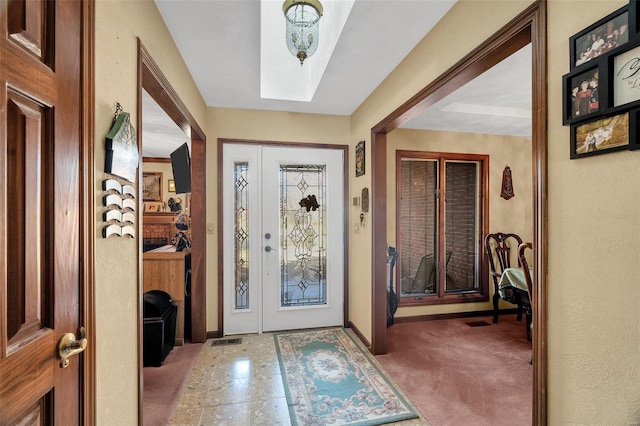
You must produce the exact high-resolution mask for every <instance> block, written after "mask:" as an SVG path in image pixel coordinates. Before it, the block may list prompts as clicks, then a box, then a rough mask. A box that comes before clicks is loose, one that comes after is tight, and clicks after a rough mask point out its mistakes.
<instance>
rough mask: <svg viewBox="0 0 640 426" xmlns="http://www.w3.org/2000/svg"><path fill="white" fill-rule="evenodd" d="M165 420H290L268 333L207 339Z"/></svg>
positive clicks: (407, 424)
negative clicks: (238, 339) (224, 341)
mask: <svg viewBox="0 0 640 426" xmlns="http://www.w3.org/2000/svg"><path fill="white" fill-rule="evenodd" d="M414 409H415V408H414ZM416 412H418V410H416ZM398 424H402V425H403V426H416V425H425V424H427V423H426V422H424V421H423V420H422V419H415V420H407V421H404V422H399V423H398ZM170 425H179V426H191V425H219V426H224V425H233V426H244V425H269V426H276V425H291V422H290V420H289V411H288V408H287V400H286V397H285V393H284V387H283V385H282V377H281V375H280V366H279V364H278V357H277V355H276V348H275V342H274V339H273V334H271V333H265V334H261V335H244V336H242V343H240V344H230V345H222V346H213V345H212V341H211V340H209V341H208V342H206V343H205V344H204V346H203V348H202V351H201V353H200V357H199V358H198V360H197V361H196V365H195V367H194V369H193V372H192V374H191V376H190V377H189V380H188V382H187V384H186V386H185V389H184V392H183V394H182V396H181V398H180V401H179V402H178V405H177V407H176V410H175V412H174V413H173V416H172V418H171V421H170Z"/></svg>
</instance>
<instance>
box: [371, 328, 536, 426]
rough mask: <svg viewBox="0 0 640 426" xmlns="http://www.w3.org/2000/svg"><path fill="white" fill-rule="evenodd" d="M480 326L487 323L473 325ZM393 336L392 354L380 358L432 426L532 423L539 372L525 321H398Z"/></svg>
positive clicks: (390, 332)
mask: <svg viewBox="0 0 640 426" xmlns="http://www.w3.org/2000/svg"><path fill="white" fill-rule="evenodd" d="M474 322H475V323H478V322H480V323H481V326H477V327H471V326H469V325H468V323H474ZM482 323H484V324H485V325H484V326H482ZM388 339H389V353H387V354H385V355H379V356H377V357H376V359H377V360H378V362H380V364H381V365H382V366H383V367H384V369H385V370H386V371H387V373H388V374H389V376H391V378H392V379H393V380H394V381H395V382H396V384H397V385H398V386H399V387H400V389H401V390H402V391H403V392H404V393H405V395H406V396H407V397H408V398H409V399H410V400H411V402H413V404H414V405H415V406H416V408H417V409H418V410H420V412H421V413H422V414H423V415H424V416H425V417H426V419H427V421H428V422H429V424H431V425H432V426H460V425H473V426H515V425H530V424H531V410H532V386H533V371H532V366H531V365H530V364H529V362H530V361H531V342H528V341H527V338H526V332H525V326H524V320H523V321H515V315H504V316H501V317H500V321H499V322H498V324H492V323H491V317H480V318H461V319H454V320H438V321H425V322H410V323H396V324H394V325H393V326H391V327H389V328H388Z"/></svg>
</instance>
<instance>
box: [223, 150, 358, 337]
mask: <svg viewBox="0 0 640 426" xmlns="http://www.w3.org/2000/svg"><path fill="white" fill-rule="evenodd" d="M224 144H247V145H251V144H253V145H262V146H277V147H286V146H290V147H296V148H320V149H339V150H342V152H343V158H344V163H343V166H342V167H343V172H344V177H345V178H344V181H343V186H344V189H343V197H342V198H343V200H342V202H343V203H344V218H343V223H342V229H343V233H344V252H343V264H344V271H343V276H344V277H343V279H344V294H343V304H344V306H343V311H344V314H343V326H345V327H346V326H347V324H349V215H348V208H349V204H348V201H349V179H348V176H349V161H348V160H349V146H348V145H334V144H322V143H304V142H277V141H260V140H252V139H251V140H250V139H225V138H219V139H218V198H219V199H220V202H219V203H218V333H217V334H218V335H217V336H215V337H222V336H223V335H224V259H223V255H222V254H223V253H224V239H223V238H222V237H223V230H224V220H223V219H224V217H223V216H224V200H222V193H223V175H222V170H223V168H222V166H223V160H224V159H223V147H224Z"/></svg>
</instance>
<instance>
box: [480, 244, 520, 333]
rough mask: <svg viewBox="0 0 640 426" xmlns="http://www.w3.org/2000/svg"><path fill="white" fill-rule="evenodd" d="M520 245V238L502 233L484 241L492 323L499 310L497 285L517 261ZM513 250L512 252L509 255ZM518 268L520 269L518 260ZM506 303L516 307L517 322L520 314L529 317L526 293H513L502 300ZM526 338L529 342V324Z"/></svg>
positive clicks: (495, 319) (496, 318)
mask: <svg viewBox="0 0 640 426" xmlns="http://www.w3.org/2000/svg"><path fill="white" fill-rule="evenodd" d="M520 244H522V238H520V236H518V235H517V234H509V233H503V232H497V233H495V234H488V235H487V236H486V237H485V239H484V245H485V248H486V251H487V256H488V258H489V271H490V273H491V278H492V279H493V291H494V292H493V323H494V324H495V323H497V322H498V316H499V313H500V310H499V308H498V303H499V300H500V298H501V297H500V292H499V285H500V279H501V278H502V274H503V272H504V270H505V269H507V268H511V267H512V266H511V260H512V258H513V259H518V253H517V251H518V247H519V246H520ZM512 248H513V250H514V252H513V254H512V253H511V249H512ZM517 266H518V267H520V266H521V265H520V260H519V259H518V265H517ZM513 267H515V265H514V266H513ZM503 300H506V301H508V302H511V303H514V304H515V305H517V306H518V316H517V320H518V321H520V320H522V312H525V313H527V319H529V317H530V315H531V314H530V312H531V306H530V299H529V294H528V292H519V291H514V292H512V293H510V297H508V298H503ZM527 338H528V339H529V340H531V330H530V328H529V324H527Z"/></svg>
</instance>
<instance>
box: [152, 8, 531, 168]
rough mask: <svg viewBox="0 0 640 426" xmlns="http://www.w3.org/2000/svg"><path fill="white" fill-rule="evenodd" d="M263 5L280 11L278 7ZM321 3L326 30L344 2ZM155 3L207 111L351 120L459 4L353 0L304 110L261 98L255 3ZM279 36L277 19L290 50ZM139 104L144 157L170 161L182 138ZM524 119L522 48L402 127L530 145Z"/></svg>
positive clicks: (526, 63)
mask: <svg viewBox="0 0 640 426" xmlns="http://www.w3.org/2000/svg"><path fill="white" fill-rule="evenodd" d="M264 1H267V2H269V3H272V2H276V3H279V4H280V5H281V4H282V0H264ZM321 1H322V3H323V5H325V14H324V16H323V17H322V19H321V22H322V21H324V20H327V21H328V20H329V19H330V17H329V16H327V13H328V11H329V10H331V7H326V5H327V4H328V3H330V2H332V1H338V2H340V1H345V0H321ZM349 1H351V0H349ZM155 3H156V5H157V7H158V9H159V11H160V13H161V15H162V17H163V19H164V21H165V23H166V25H167V28H168V29H169V31H170V33H171V35H172V37H173V39H174V41H175V43H176V45H177V47H178V49H179V51H180V53H181V55H182V57H183V59H184V61H185V63H186V65H187V67H188V69H189V71H190V72H191V75H192V77H193V79H194V81H195V82H196V85H197V86H198V88H199V90H200V92H201V94H202V96H203V98H204V100H205V102H206V104H207V106H210V107H224V108H241V109H257V110H274V111H288V112H304V113H318V114H337V115H350V114H352V113H353V112H354V111H355V109H356V108H357V107H358V106H359V105H360V104H361V103H362V102H364V100H365V99H366V98H367V97H368V96H369V95H370V94H371V92H372V91H373V90H374V89H375V88H376V87H377V86H378V85H379V84H380V83H381V82H382V81H383V80H384V79H385V78H386V76H387V75H388V74H389V73H390V72H391V71H392V70H393V69H394V68H395V67H396V66H397V65H398V64H399V63H400V61H401V60H402V59H403V58H404V57H406V56H407V55H408V54H409V52H410V51H411V50H412V49H413V48H414V47H415V45H416V44H417V43H418V42H419V41H420V40H421V39H422V38H423V37H424V36H425V35H426V34H427V33H428V32H429V31H430V30H431V28H432V27H433V26H434V25H435V24H436V23H437V22H438V21H439V20H440V19H441V17H442V16H444V14H446V12H447V11H448V10H449V9H450V7H451V6H452V5H453V4H454V3H455V0H355V2H354V4H353V8H352V9H351V12H350V14H349V16H348V18H347V20H346V24H345V26H344V29H343V30H342V33H341V34H340V36H339V38H338V39H337V44H336V46H335V48H334V50H333V54H332V56H331V57H330V59H329V61H328V64H327V67H326V69H325V70H324V72H323V73H322V77H321V79H320V82H319V85H318V87H317V90H316V91H315V95H314V96H313V98H312V99H311V101H310V102H301V101H286V100H274V99H262V98H260V92H261V90H260V84H261V80H264V76H261V64H260V56H261V47H260V46H261V44H260V43H261V42H260V31H261V20H260V16H261V4H260V1H259V0H155ZM269 6H272V5H269ZM265 7H266V6H265ZM265 25H266V24H265ZM284 28H285V23H284V15H282V22H281V23H280V27H279V28H274V31H277V32H281V33H282V44H283V46H282V48H283V49H285V50H286V46H285V45H284ZM263 30H264V29H263ZM322 43H323V38H322V33H320V47H319V48H318V52H316V55H320V54H321V53H320V49H321V48H322V46H323V44H322ZM314 58H315V55H314V56H312V57H310V58H308V59H307V60H306V61H305V63H304V65H303V66H302V67H301V66H300V64H299V62H298V60H297V59H296V58H295V57H293V56H290V59H289V61H290V64H288V65H287V66H290V67H291V68H292V70H293V72H294V73H295V72H300V73H305V72H310V69H311V67H313V66H314V62H313V60H314ZM318 72H322V71H321V70H320V71H318ZM275 77H277V76H275ZM275 77H274V76H272V78H275ZM286 78H288V79H291V77H290V76H287V77H286ZM143 101H144V104H143V139H144V144H143V149H144V154H143V155H144V156H146V157H168V154H169V153H170V152H171V151H172V150H173V149H175V147H177V146H178V145H180V144H182V143H183V142H185V141H186V140H187V139H186V136H185V135H184V134H183V133H182V132H181V130H180V129H178V128H177V126H175V125H174V126H175V129H174V130H173V132H172V134H173V136H170V135H169V133H166V132H169V131H168V130H166V129H164V128H162V126H163V124H161V121H162V118H161V116H162V114H161V111H157V110H159V107H158V106H157V104H155V103H154V102H152V99H151V98H150V97H149V96H148V95H147V96H145V97H143ZM151 104H155V106H154V105H151ZM452 104H453V106H452ZM530 111H531V51H530V48H525V49H522V50H521V51H520V52H518V53H516V54H515V55H513V56H512V57H510V58H508V59H507V60H505V61H503V62H502V63H500V64H498V65H497V66H495V67H494V68H493V69H491V70H489V71H487V72H486V73H485V74H483V75H482V76H480V77H479V78H477V79H476V80H474V81H473V82H471V83H469V84H467V85H465V86H463V87H461V88H460V89H458V90H457V91H456V92H454V93H453V94H451V95H450V96H448V97H447V98H445V99H443V100H442V101H440V102H438V103H437V104H435V105H433V106H432V107H430V108H429V109H428V110H427V111H425V112H424V113H423V114H421V115H420V116H419V117H416V118H415V119H413V120H412V121H411V122H409V123H406V124H405V125H404V126H402V127H407V128H418V129H437V130H449V131H460V132H473V133H489V134H504V135H516V136H525V137H530V133H531V130H530V128H531V118H530ZM527 112H528V114H527ZM165 117H166V115H165ZM166 118H168V117H166ZM166 124H167V123H165V124H164V125H166ZM169 125H170V124H169ZM176 131H177V132H179V133H176ZM170 141H173V142H170ZM172 144H173V145H172ZM152 150H153V153H152Z"/></svg>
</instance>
